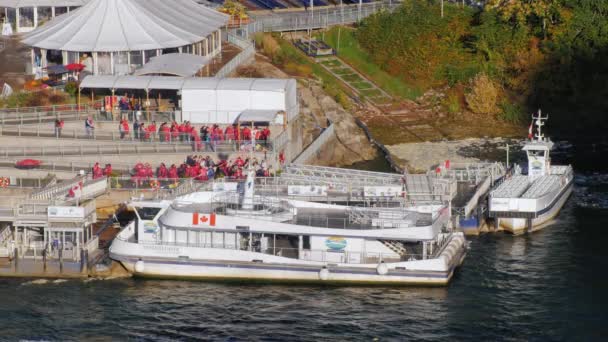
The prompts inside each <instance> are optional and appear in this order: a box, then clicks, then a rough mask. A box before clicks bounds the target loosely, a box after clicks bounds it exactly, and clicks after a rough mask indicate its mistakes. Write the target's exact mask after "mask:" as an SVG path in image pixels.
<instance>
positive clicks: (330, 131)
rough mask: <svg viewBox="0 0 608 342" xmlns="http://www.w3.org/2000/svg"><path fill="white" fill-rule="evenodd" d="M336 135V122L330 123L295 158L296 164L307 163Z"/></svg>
mask: <svg viewBox="0 0 608 342" xmlns="http://www.w3.org/2000/svg"><path fill="white" fill-rule="evenodd" d="M333 136H334V124H333V123H332V124H330V125H329V126H328V127H327V128H326V129H325V130H324V131H323V132H322V133H321V135H319V136H318V137H317V139H315V140H314V141H313V142H312V143H311V144H310V145H308V147H306V148H305V149H304V151H302V153H300V155H298V156H297V157H296V159H294V160H293V163H294V164H306V163H309V162H310V160H311V159H312V158H313V157H314V156H316V155H317V153H318V152H319V151H320V150H321V147H323V146H324V145H325V144H326V143H327V142H328V141H329V140H330V139H331V138H332V137H333Z"/></svg>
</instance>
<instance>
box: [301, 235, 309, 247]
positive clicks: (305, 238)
mask: <svg viewBox="0 0 608 342" xmlns="http://www.w3.org/2000/svg"><path fill="white" fill-rule="evenodd" d="M302 249H310V236H308V235H302Z"/></svg>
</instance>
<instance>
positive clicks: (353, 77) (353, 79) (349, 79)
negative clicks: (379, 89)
mask: <svg viewBox="0 0 608 342" xmlns="http://www.w3.org/2000/svg"><path fill="white" fill-rule="evenodd" d="M342 78H343V79H344V80H345V81H346V82H348V83H353V82H363V81H364V79H362V78H361V76H359V75H357V74H349V75H343V76H342Z"/></svg>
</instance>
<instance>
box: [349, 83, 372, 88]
mask: <svg viewBox="0 0 608 342" xmlns="http://www.w3.org/2000/svg"><path fill="white" fill-rule="evenodd" d="M350 85H351V86H353V87H355V88H356V89H357V90H363V89H371V88H373V86H372V85H371V83H368V82H352V83H351V84H350Z"/></svg>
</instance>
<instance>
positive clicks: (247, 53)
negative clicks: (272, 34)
mask: <svg viewBox="0 0 608 342" xmlns="http://www.w3.org/2000/svg"><path fill="white" fill-rule="evenodd" d="M228 42H229V43H232V44H234V45H236V46H238V47H240V48H241V49H243V50H242V51H241V52H239V54H238V55H236V56H235V57H234V58H233V59H232V60H230V62H228V63H226V65H224V66H223V67H222V68H221V69H220V70H218V72H217V73H216V74H215V77H218V78H224V77H227V76H228V75H230V74H231V73H232V72H233V71H234V70H236V68H238V67H239V66H240V65H242V64H244V63H246V62H249V61H250V60H251V59H252V58H253V56H254V55H255V45H254V44H253V42H251V41H249V40H246V39H243V38H239V37H237V36H235V35H232V34H228Z"/></svg>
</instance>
